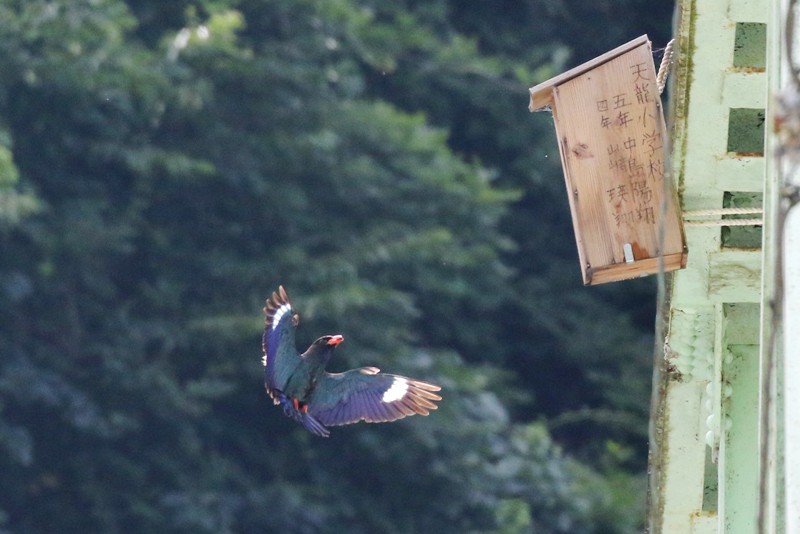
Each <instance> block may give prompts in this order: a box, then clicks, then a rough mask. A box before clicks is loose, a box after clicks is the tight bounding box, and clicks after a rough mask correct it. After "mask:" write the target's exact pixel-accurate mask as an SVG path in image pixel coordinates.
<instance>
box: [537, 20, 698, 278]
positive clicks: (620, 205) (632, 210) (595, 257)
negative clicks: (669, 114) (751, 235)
mask: <svg viewBox="0 0 800 534" xmlns="http://www.w3.org/2000/svg"><path fill="white" fill-rule="evenodd" d="M530 93H531V103H530V110H531V111H539V110H543V109H550V110H552V112H553V120H554V122H555V126H556V134H557V135H558V148H559V152H560V153H561V163H562V165H563V167H564V179H565V180H566V183H567V192H568V195H569V206H570V211H571V212H572V222H573V225H574V228H575V239H576V241H577V245H578V256H579V258H580V262H581V269H582V271H583V283H584V284H586V285H591V284H602V283H605V282H614V281H617V280H624V279H628V278H634V277H639V276H644V275H648V274H653V273H656V272H658V270H659V268H660V265H659V256H661V257H662V258H663V268H664V270H665V271H673V270H676V269H680V268H683V267H685V266H686V246H685V237H684V234H683V226H682V223H681V217H680V211H679V207H678V203H677V201H676V197H675V192H674V188H673V187H672V183H671V181H670V179H669V174H668V173H666V172H665V171H666V170H667V165H666V159H665V157H666V153H665V149H664V146H665V141H666V139H667V137H666V136H667V134H666V128H665V126H664V115H663V111H662V108H661V100H660V96H659V92H658V88H657V84H656V72H655V67H654V65H653V55H652V52H651V50H650V41H649V40H648V39H647V36H646V35H643V36H641V37H639V38H638V39H634V40H633V41H631V42H629V43H627V44H625V45H623V46H620V47H619V48H616V49H614V50H612V51H610V52H607V53H606V54H603V55H602V56H599V57H597V58H595V59H593V60H591V61H589V62H587V63H584V64H583V65H580V66H578V67H575V68H574V69H572V70H569V71H567V72H565V73H563V74H561V75H559V76H556V77H555V78H551V79H550V80H548V81H546V82H544V83H540V84H539V85H537V86H536V87H533V88H531V90H530Z"/></svg>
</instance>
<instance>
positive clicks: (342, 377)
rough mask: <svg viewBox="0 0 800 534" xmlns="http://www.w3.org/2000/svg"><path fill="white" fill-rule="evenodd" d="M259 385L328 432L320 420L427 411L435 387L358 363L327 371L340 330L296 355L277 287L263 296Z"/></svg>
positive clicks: (293, 317)
mask: <svg viewBox="0 0 800 534" xmlns="http://www.w3.org/2000/svg"><path fill="white" fill-rule="evenodd" d="M264 317H265V324H264V336H263V338H262V349H263V352H264V357H263V358H262V362H263V363H264V385H265V387H266V389H267V393H268V394H269V395H270V397H272V399H273V401H274V402H275V404H281V405H282V406H283V410H284V413H286V415H287V416H289V417H291V418H292V419H295V420H296V421H298V422H300V423H302V424H303V426H305V427H306V428H307V429H308V430H309V431H311V432H313V433H314V434H317V435H319V436H328V435H329V434H330V432H329V431H328V429H327V428H325V425H328V426H334V425H346V424H349V423H356V422H358V421H362V420H363V421H367V422H371V423H379V422H387V421H394V420H397V419H401V418H403V417H406V416H408V415H414V414H420V415H428V413H429V410H435V409H436V408H437V406H436V404H435V402H436V401H439V400H441V397H440V396H439V395H437V394H436V393H434V392H435V391H439V390H440V389H441V388H439V386H436V385H434V384H430V383H428V382H422V381H420V380H414V379H411V378H408V377H404V376H399V375H391V374H384V373H381V372H380V370H379V369H377V368H375V367H362V368H360V369H353V370H350V371H347V372H344V373H328V372H327V371H325V366H326V365H327V364H328V361H329V360H330V358H331V356H333V352H334V349H336V347H337V346H338V345H339V344H340V343H341V342H342V341H344V338H343V337H342V336H340V335H329V336H323V337H321V338H319V339H317V340H316V341H315V342H314V343H312V344H311V346H310V347H309V348H308V350H306V352H304V353H303V354H302V355H301V354H299V353H298V352H297V349H296V347H295V328H296V327H297V324H298V323H299V317H298V315H297V314H295V313H294V310H293V309H292V305H291V302H290V301H289V296H288V295H287V294H286V290H285V289H284V288H283V286H279V287H278V291H276V292H274V293H273V294H272V296H271V297H270V298H269V299H267V304H266V306H265V307H264Z"/></svg>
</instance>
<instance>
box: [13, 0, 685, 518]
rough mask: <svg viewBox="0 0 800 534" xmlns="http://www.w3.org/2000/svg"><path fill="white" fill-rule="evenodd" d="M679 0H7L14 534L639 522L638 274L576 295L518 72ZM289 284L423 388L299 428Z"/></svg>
mask: <svg viewBox="0 0 800 534" xmlns="http://www.w3.org/2000/svg"><path fill="white" fill-rule="evenodd" d="M671 8H672V6H671V4H670V3H658V4H656V5H654V4H653V3H652V2H649V1H647V2H646V1H644V0H625V1H614V2H611V1H605V2H593V3H587V4H585V5H582V6H580V7H578V6H575V5H574V3H568V2H566V1H563V0H562V1H558V0H556V1H548V2H540V1H517V2H511V1H502V2H492V3H489V2H480V3H474V2H456V1H453V0H450V1H447V0H435V1H427V2H416V1H404V2H383V1H374V0H371V1H370V0H324V1H323V0H293V1H285V0H193V1H192V0H174V1H170V2H163V1H162V0H137V1H136V2H133V1H129V2H125V1H122V0H4V1H2V2H0V72H2V73H3V76H2V77H1V78H0V246H2V252H1V253H0V451H2V452H0V531H8V532H26V533H28V532H34V533H35V532H192V533H198V532H214V533H219V532H279V531H282V532H298V533H303V532H349V533H358V532H365V533H371V532H497V533H515V532H564V533H567V532H568V533H580V532H596V533H600V532H636V531H637V530H638V529H639V528H640V527H641V524H642V522H643V500H644V499H643V493H644V492H643V487H644V475H643V473H644V469H645V455H646V446H647V442H646V424H647V413H648V406H647V403H648V399H649V388H650V369H649V366H650V361H651V358H650V353H651V344H652V343H651V330H652V320H653V310H654V302H653V286H652V281H648V280H640V281H634V282H628V283H625V284H615V285H613V286H608V287H600V288H584V287H582V286H581V282H580V273H579V269H578V266H577V258H576V254H575V245H574V241H573V237H572V230H571V227H570V221H569V215H568V208H567V203H566V197H565V195H564V192H563V182H562V180H561V175H560V169H559V167H558V161H559V158H558V155H557V151H556V148H555V143H554V135H553V132H552V125H551V123H550V121H549V117H547V116H545V115H537V116H530V115H529V114H528V113H527V111H526V106H527V92H526V87H527V86H529V85H532V84H534V83H538V82H540V81H543V80H544V79H546V78H548V77H550V76H552V75H555V74H557V73H558V72H559V71H560V70H563V69H565V68H568V67H569V66H571V65H573V64H575V63H576V62H579V61H584V60H586V59H589V58H590V57H592V56H594V55H597V54H599V53H602V52H604V51H605V50H606V49H608V48H611V47H614V46H617V45H618V44H621V43H622V42H624V41H626V40H629V39H631V38H634V37H636V36H638V35H640V34H642V33H645V32H649V33H650V34H651V37H653V39H654V40H655V41H656V43H655V44H656V46H657V45H658V44H663V42H662V43H659V40H660V41H666V37H665V36H664V34H665V33H666V32H667V29H668V24H669V17H670V11H671ZM279 283H282V284H284V285H285V286H286V287H287V289H288V290H289V292H290V295H291V296H292V298H293V300H294V303H295V306H296V308H297V309H298V310H299V311H300V313H301V316H302V320H301V328H300V330H299V336H298V337H299V343H300V345H304V344H306V343H309V342H310V341H311V340H312V339H314V338H315V337H316V336H318V335H321V334H322V333H332V332H341V333H343V334H344V335H345V336H346V338H347V343H346V344H345V345H344V346H343V347H341V349H340V351H339V354H337V358H336V359H335V361H334V362H332V366H333V367H334V368H336V369H337V370H340V369H344V368H347V367H352V366H360V365H378V366H380V367H382V368H384V369H385V370H391V371H394V372H402V373H407V374H409V375H412V376H418V377H420V378H423V379H425V380H430V381H433V382H437V383H440V384H441V385H442V386H443V388H444V389H443V395H444V401H443V402H442V407H441V409H440V410H439V411H438V412H435V413H434V414H432V415H431V416H430V417H428V418H421V417H417V418H411V419H409V420H406V421H402V422H399V423H394V424H392V425H375V426H373V425H363V424H362V425H357V426H353V427H346V428H338V429H334V431H333V435H332V437H331V438H330V439H328V440H321V439H318V438H315V437H313V436H311V435H310V434H308V433H307V432H306V431H305V430H303V429H302V428H301V427H300V426H299V425H296V424H295V423H294V422H292V421H289V420H288V419H286V418H284V417H283V415H282V414H281V413H280V410H277V409H274V408H272V407H271V403H270V402H268V399H267V398H266V396H265V394H264V392H263V387H262V385H261V380H262V378H261V373H262V368H261V366H260V328H261V324H262V318H261V312H260V310H261V307H262V305H263V300H264V298H265V297H266V296H267V295H268V294H269V293H270V292H271V291H272V290H274V289H275V288H276V287H277V285H278V284H279Z"/></svg>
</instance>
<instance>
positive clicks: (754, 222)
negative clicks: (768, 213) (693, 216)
mask: <svg viewBox="0 0 800 534" xmlns="http://www.w3.org/2000/svg"><path fill="white" fill-rule="evenodd" d="M683 225H684V226H763V225H764V221H763V220H761V219H717V220H713V221H684V222H683Z"/></svg>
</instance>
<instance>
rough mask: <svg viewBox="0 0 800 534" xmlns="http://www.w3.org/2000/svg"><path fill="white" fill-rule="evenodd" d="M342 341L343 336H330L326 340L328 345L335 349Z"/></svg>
mask: <svg viewBox="0 0 800 534" xmlns="http://www.w3.org/2000/svg"><path fill="white" fill-rule="evenodd" d="M342 341H344V336H340V335H335V336H331V338H330V339H329V340H328V345H330V346H331V347H335V346H336V345H338V344H339V343H341V342H342Z"/></svg>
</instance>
